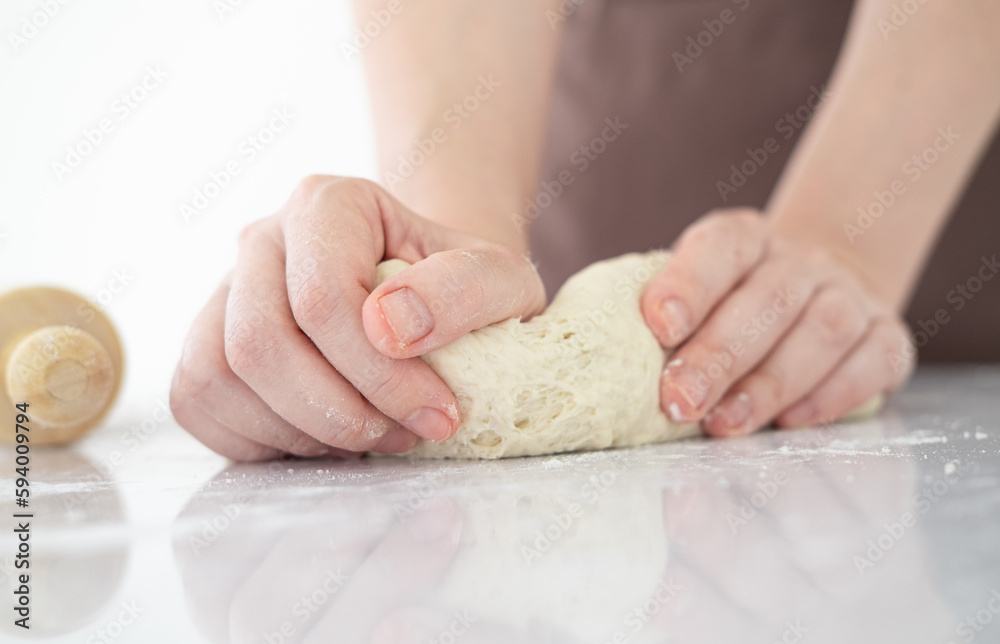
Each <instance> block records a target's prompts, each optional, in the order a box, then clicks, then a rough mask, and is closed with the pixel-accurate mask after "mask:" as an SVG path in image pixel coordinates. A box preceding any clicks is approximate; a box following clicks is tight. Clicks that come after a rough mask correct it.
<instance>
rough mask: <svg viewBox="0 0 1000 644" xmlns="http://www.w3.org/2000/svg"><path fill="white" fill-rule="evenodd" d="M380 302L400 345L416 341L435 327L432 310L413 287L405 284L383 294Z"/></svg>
mask: <svg viewBox="0 0 1000 644" xmlns="http://www.w3.org/2000/svg"><path fill="white" fill-rule="evenodd" d="M378 304H379V307H381V309H382V314H383V315H384V316H385V321H386V322H388V323H389V326H390V327H391V328H392V332H393V334H395V336H396V341H397V342H398V343H399V345H400V346H406V345H408V344H412V343H414V342H416V341H417V340H419V339H420V338H423V337H424V336H426V335H427V334H428V333H430V332H431V330H432V329H433V328H434V318H433V317H431V312H430V311H429V310H427V306H426V305H425V304H424V303H423V301H422V300H421V299H420V297H419V296H418V295H417V294H416V293H414V292H413V290H412V289H409V288H407V287H405V286H404V287H403V288H401V289H399V290H396V291H393V292H392V293H389V294H388V295H383V296H382V297H381V298H380V299H379V301H378Z"/></svg>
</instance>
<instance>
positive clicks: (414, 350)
mask: <svg viewBox="0 0 1000 644" xmlns="http://www.w3.org/2000/svg"><path fill="white" fill-rule="evenodd" d="M544 307H545V288H544V287H543V286H542V281H541V279H540V278H539V276H538V273H537V272H536V271H535V267H534V266H533V265H532V263H531V262H530V261H529V260H528V258H526V257H524V256H523V255H521V254H520V253H517V252H516V251H514V250H512V249H509V248H506V247H504V246H485V247H480V248H473V249H468V250H449V251H442V252H439V253H434V254H433V255H431V256H430V257H428V258H427V259H424V260H422V261H419V262H417V263H416V264H414V265H413V266H410V267H409V268H407V269H405V270H404V271H402V272H401V273H399V274H398V275H395V276H393V277H391V278H389V279H388V280H386V281H385V282H384V283H383V284H381V285H380V286H378V287H377V288H376V289H375V290H374V291H372V293H371V295H369V296H368V299H367V300H366V301H365V306H364V309H363V319H364V326H365V332H366V333H367V334H368V339H369V340H371V342H372V344H373V345H375V347H377V348H378V350H379V351H381V352H382V353H384V354H386V355H388V356H391V357H393V358H408V357H412V356H418V355H421V354H424V353H427V352H428V351H433V350H434V349H437V348H438V347H442V346H444V345H446V344H449V343H451V342H453V341H455V340H457V339H458V338H460V337H461V336H463V335H465V334H466V333H468V332H470V331H474V330H476V329H479V328H482V327H484V326H488V325H490V324H493V323H494V322H500V321H502V320H507V319H509V318H513V317H530V316H532V315H534V314H536V313H539V312H540V311H541V310H542V309H543V308H544Z"/></svg>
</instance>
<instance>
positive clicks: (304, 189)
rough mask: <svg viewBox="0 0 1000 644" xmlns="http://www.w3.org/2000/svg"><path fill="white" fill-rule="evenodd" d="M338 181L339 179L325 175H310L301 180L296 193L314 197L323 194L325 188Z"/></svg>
mask: <svg viewBox="0 0 1000 644" xmlns="http://www.w3.org/2000/svg"><path fill="white" fill-rule="evenodd" d="M336 179H337V177H332V176H330V175H325V174H310V175H307V176H305V177H303V178H302V179H300V180H299V185H298V187H297V188H296V191H297V192H299V193H300V194H303V195H314V194H316V193H318V192H322V191H323V189H324V188H326V187H327V186H328V185H330V183H331V182H332V181H335V180H336Z"/></svg>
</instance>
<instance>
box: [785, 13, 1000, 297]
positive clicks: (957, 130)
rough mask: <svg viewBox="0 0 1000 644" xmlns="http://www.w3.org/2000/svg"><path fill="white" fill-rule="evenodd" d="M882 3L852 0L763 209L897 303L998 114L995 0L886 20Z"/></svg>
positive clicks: (999, 44) (999, 32)
mask: <svg viewBox="0 0 1000 644" xmlns="http://www.w3.org/2000/svg"><path fill="white" fill-rule="evenodd" d="M894 4H896V5H898V4H899V3H898V1H896V0H860V1H859V5H858V6H857V8H856V10H855V14H854V16H853V17H852V19H851V27H850V31H849V35H848V38H847V42H846V43H845V45H844V48H843V50H842V52H841V56H840V59H839V61H838V63H837V67H836V69H835V72H834V75H833V79H832V81H831V85H830V88H829V98H827V100H826V101H825V102H824V103H823V104H822V106H821V107H820V108H819V109H818V111H817V112H816V115H815V117H814V118H813V121H812V122H811V124H810V126H809V128H808V130H807V132H806V133H805V134H804V136H803V139H802V140H801V141H800V143H799V145H798V147H797V149H796V151H795V153H794V155H793V157H792V159H791V161H790V162H789V165H788V167H787V168H786V170H785V172H784V174H783V176H782V178H781V181H780V182H779V184H778V186H777V188H776V189H775V192H774V194H773V195H772V197H771V200H770V203H769V204H768V207H767V212H768V214H769V217H770V218H771V220H772V222H773V225H775V226H776V227H778V228H779V229H781V230H783V231H784V232H787V233H789V234H791V235H793V236H797V237H800V238H804V239H808V240H809V241H812V242H816V243H819V244H821V245H823V246H826V247H828V248H829V249H830V250H831V251H833V252H834V253H836V254H837V255H839V256H841V257H842V258H844V259H845V260H847V261H848V262H850V263H852V264H853V265H855V266H856V267H857V268H858V269H860V270H861V271H862V273H863V274H864V276H865V277H866V278H867V280H868V282H869V283H870V284H871V285H873V287H874V288H875V289H876V291H877V292H878V293H879V294H880V295H881V296H882V297H883V298H884V299H885V300H886V301H888V302H889V303H891V304H892V305H893V306H895V307H897V309H902V308H903V307H904V306H905V304H906V301H907V299H908V298H909V295H910V292H911V290H912V288H913V285H914V282H915V280H916V279H917V277H918V276H919V272H920V270H921V268H922V266H923V263H924V261H925V259H926V257H927V255H928V253H929V252H930V249H931V248H932V246H933V243H934V240H935V238H936V237H937V234H938V232H939V230H940V228H941V227H942V226H943V225H944V223H945V221H946V220H947V217H948V214H949V213H950V211H951V209H952V208H953V207H954V205H955V202H956V200H957V199H958V197H959V196H960V195H961V192H962V190H963V188H964V186H965V184H966V182H967V181H968V179H969V178H970V176H971V173H972V172H973V170H974V169H975V165H976V162H977V161H978V158H979V156H980V154H981V153H982V151H983V148H984V146H985V145H986V143H988V141H989V140H990V137H991V135H992V132H993V130H994V128H995V125H996V121H997V116H998V114H1000V83H998V82H997V73H998V72H997V70H998V69H1000V5H998V4H996V3H995V2H992V1H990V0H985V1H975V2H973V1H967V2H961V3H957V2H939V1H937V0H928V2H926V3H925V4H917V3H915V2H914V3H913V4H914V5H916V6H919V7H920V8H919V9H918V10H917V11H916V12H915V13H914V14H912V15H907V14H902V15H903V16H906V17H907V20H906V22H905V23H904V24H901V25H896V24H894V23H893V22H892V20H891V14H892V11H893V5H894ZM898 18H899V16H897V21H900V22H901V20H898ZM880 21H881V22H880ZM897 26H898V29H895V30H893V29H891V28H892V27H897ZM880 197H881V199H880ZM873 202H874V204H875V205H873ZM859 209H860V210H859Z"/></svg>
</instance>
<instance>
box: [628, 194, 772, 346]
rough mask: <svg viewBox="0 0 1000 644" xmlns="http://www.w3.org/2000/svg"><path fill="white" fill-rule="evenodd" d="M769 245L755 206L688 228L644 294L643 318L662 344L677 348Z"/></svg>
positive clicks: (720, 214)
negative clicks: (752, 208) (665, 264)
mask: <svg viewBox="0 0 1000 644" xmlns="http://www.w3.org/2000/svg"><path fill="white" fill-rule="evenodd" d="M766 245H767V233H766V227H765V224H764V220H763V218H762V217H761V216H760V215H759V214H758V213H757V212H756V211H755V210H750V209H734V210H722V211H717V212H715V213H712V214H709V215H707V216H705V217H703V218H702V219H701V220H699V221H698V222H697V223H695V224H694V225H692V226H690V227H689V228H688V229H687V230H686V231H685V232H684V234H683V235H681V237H680V239H678V240H677V244H676V246H675V249H674V255H673V256H672V257H671V258H670V261H669V262H668V263H667V266H666V267H665V268H664V269H663V271H662V272H661V273H660V274H659V275H658V276H657V277H655V278H654V279H653V281H652V282H650V284H649V286H648V287H647V288H646V291H645V293H643V296H642V313H643V316H644V317H645V319H646V324H648V325H649V328H650V329H652V331H653V334H654V335H656V338H657V339H658V340H659V341H660V344H661V345H663V346H665V347H676V346H678V345H680V343H681V342H683V341H684V340H685V339H687V338H688V337H689V336H690V335H691V333H692V331H694V330H695V329H697V328H698V326H699V325H700V324H701V323H702V321H704V320H705V319H706V318H707V317H708V315H709V312H710V311H711V310H712V309H713V308H714V307H715V306H716V305H717V304H718V302H719V300H720V299H722V298H723V296H725V294H726V293H728V292H729V291H730V290H732V288H733V286H735V285H736V284H737V283H738V282H740V281H741V280H742V279H743V277H744V276H745V275H746V273H747V272H748V271H749V270H750V269H751V268H752V267H753V266H755V265H756V264H757V263H758V262H759V261H760V260H761V258H762V257H763V256H764V252H765V249H766Z"/></svg>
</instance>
